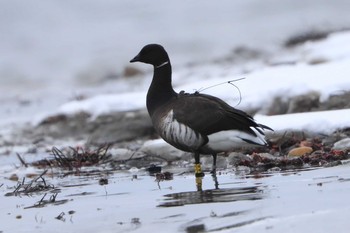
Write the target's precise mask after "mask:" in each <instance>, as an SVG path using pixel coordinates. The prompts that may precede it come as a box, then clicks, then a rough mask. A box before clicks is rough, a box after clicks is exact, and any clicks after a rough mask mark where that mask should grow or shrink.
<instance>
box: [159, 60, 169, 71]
mask: <svg viewBox="0 0 350 233" xmlns="http://www.w3.org/2000/svg"><path fill="white" fill-rule="evenodd" d="M167 64H169V61H166V62H163V63H162V64H160V65H159V66H156V69H157V68H160V67H162V66H165V65H167Z"/></svg>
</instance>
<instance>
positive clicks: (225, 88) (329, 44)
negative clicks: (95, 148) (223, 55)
mask: <svg viewBox="0 0 350 233" xmlns="http://www.w3.org/2000/svg"><path fill="white" fill-rule="evenodd" d="M348 41H350V33H349V32H341V33H335V34H331V35H330V36H328V38H327V39H325V40H321V41H315V42H307V43H306V44H304V45H302V46H299V47H297V48H295V49H294V50H293V51H288V52H289V53H290V56H291V57H293V58H294V59H295V62H296V64H295V65H290V64H289V65H280V66H266V65H265V66H264V67H261V68H259V69H257V70H255V71H254V72H252V73H249V74H246V75H244V77H245V79H244V80H241V81H239V82H237V83H235V84H236V85H237V86H238V87H239V89H240V91H241V94H242V101H241V103H240V105H239V106H238V108H241V109H244V110H247V109H258V111H259V112H260V114H259V115H258V116H257V120H258V121H261V122H262V123H264V124H267V125H270V126H271V127H272V128H274V129H275V130H285V129H292V128H295V129H303V130H306V129H308V130H318V131H322V132H330V131H333V130H335V129H337V128H341V127H347V126H349V125H350V120H349V119H350V118H349V117H348V116H350V112H349V111H348V110H342V111H330V112H313V113H307V114H306V113H305V114H293V115H290V116H273V117H272V116H271V117H266V116H263V115H261V114H264V113H266V111H267V108H271V106H272V105H273V101H274V100H275V98H281V99H282V100H288V99H290V98H292V97H294V96H298V95H302V94H306V93H309V92H315V93H317V94H319V95H320V100H321V101H323V100H325V99H327V98H328V97H329V96H330V95H334V94H339V93H343V92H346V91H349V90H350V81H349V76H350V71H349V67H350V47H349V45H348V43H347V42H348ZM285 53H287V52H286V51H285ZM275 59H276V58H275ZM317 59H318V60H320V61H321V60H322V61H323V62H322V63H320V64H313V63H312V62H311V61H314V60H317ZM310 63H311V64H310ZM196 69H198V70H201V66H196V67H195V68H192V69H191V72H188V75H187V76H186V75H184V73H183V72H182V71H180V72H182V73H181V75H179V74H178V73H176V72H175V73H174V75H173V76H174V77H173V79H174V80H175V83H177V84H180V83H182V84H181V85H176V84H175V85H176V86H175V89H176V90H177V91H181V90H185V91H186V92H193V91H194V90H199V89H200V88H203V87H209V86H213V85H216V84H218V83H223V82H226V81H228V80H232V79H236V78H237V75H236V72H237V69H236V68H235V67H232V68H227V67H226V68H225V72H223V67H222V66H220V65H217V64H213V65H211V66H209V67H208V66H206V67H203V69H204V70H205V71H206V76H205V78H203V77H202V75H203V73H201V72H200V71H198V72H195V70H196ZM199 74H200V75H199ZM147 75H148V76H151V74H147ZM218 76H219V77H218ZM201 79H202V80H201ZM188 80H189V81H188ZM194 80H196V81H194ZM146 92H147V90H146V89H144V90H140V91H138V92H129V93H122V94H109V95H99V96H95V97H92V98H89V99H85V100H82V101H72V102H68V103H66V104H64V105H62V106H61V107H60V108H59V110H58V113H62V114H74V113H77V112H87V113H89V114H91V115H92V116H94V117H96V116H98V115H101V114H107V113H109V112H113V111H129V110H136V109H143V108H145V99H146ZM204 93H208V94H212V95H215V96H218V97H220V98H223V99H224V100H226V101H228V102H229V103H230V104H231V105H233V106H235V105H236V104H237V103H238V102H239V95H238V91H237V89H235V88H233V87H231V86H230V85H228V84H224V85H220V86H216V87H213V88H209V89H207V90H205V91H204Z"/></svg>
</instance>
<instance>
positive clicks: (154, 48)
mask: <svg viewBox="0 0 350 233" xmlns="http://www.w3.org/2000/svg"><path fill="white" fill-rule="evenodd" d="M137 61H138V62H143V63H147V64H151V65H154V66H159V65H161V64H163V63H164V62H168V61H169V57H168V54H167V52H166V51H165V49H164V48H163V46H161V45H159V44H149V45H146V46H145V47H143V48H142V49H141V51H140V52H139V54H137V55H136V57H134V58H133V59H131V60H130V62H137Z"/></svg>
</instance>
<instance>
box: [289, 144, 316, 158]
mask: <svg viewBox="0 0 350 233" xmlns="http://www.w3.org/2000/svg"><path fill="white" fill-rule="evenodd" d="M312 151H313V150H312V148H311V147H308V146H301V147H297V148H294V149H291V150H290V151H289V153H288V156H302V155H305V154H311V152H312Z"/></svg>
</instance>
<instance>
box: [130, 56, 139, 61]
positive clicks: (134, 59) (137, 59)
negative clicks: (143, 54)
mask: <svg viewBox="0 0 350 233" xmlns="http://www.w3.org/2000/svg"><path fill="white" fill-rule="evenodd" d="M137 61H140V54H137V55H136V57H134V58H133V59H131V60H130V62H137Z"/></svg>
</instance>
